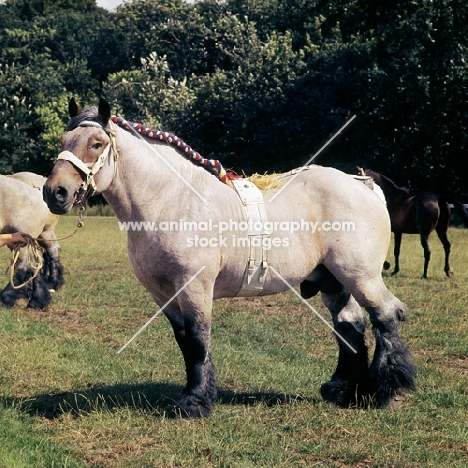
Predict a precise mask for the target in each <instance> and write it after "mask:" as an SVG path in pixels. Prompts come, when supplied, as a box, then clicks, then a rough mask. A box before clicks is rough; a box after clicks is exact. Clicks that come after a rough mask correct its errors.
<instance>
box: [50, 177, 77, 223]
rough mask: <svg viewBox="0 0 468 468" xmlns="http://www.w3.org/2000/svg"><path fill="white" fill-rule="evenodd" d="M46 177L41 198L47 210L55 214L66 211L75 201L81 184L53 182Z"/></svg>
mask: <svg viewBox="0 0 468 468" xmlns="http://www.w3.org/2000/svg"><path fill="white" fill-rule="evenodd" d="M50 179H51V178H50V177H49V179H47V181H46V183H45V184H44V187H43V188H42V198H43V199H44V201H45V203H46V204H47V206H48V207H49V210H50V211H51V212H52V213H54V214H57V215H62V214H65V213H68V212H69V211H70V210H71V209H72V207H73V205H74V204H75V203H76V201H77V197H78V192H79V190H80V188H81V184H80V185H79V186H78V187H77V186H76V184H72V183H64V182H60V183H59V182H54V181H53V179H52V180H50Z"/></svg>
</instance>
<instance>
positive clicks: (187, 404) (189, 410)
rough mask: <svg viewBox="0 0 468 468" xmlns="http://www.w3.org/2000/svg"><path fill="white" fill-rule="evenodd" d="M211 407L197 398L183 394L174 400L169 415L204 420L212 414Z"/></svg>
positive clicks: (211, 405)
mask: <svg viewBox="0 0 468 468" xmlns="http://www.w3.org/2000/svg"><path fill="white" fill-rule="evenodd" d="M213 406H214V405H213V404H210V403H207V402H206V401H204V400H202V399H201V398H199V397H197V396H194V395H186V394H183V395H181V396H180V397H179V398H178V399H177V400H176V402H175V405H174V406H173V408H172V411H171V415H172V417H175V418H183V419H197V418H206V417H208V416H210V414H211V413H212V412H213Z"/></svg>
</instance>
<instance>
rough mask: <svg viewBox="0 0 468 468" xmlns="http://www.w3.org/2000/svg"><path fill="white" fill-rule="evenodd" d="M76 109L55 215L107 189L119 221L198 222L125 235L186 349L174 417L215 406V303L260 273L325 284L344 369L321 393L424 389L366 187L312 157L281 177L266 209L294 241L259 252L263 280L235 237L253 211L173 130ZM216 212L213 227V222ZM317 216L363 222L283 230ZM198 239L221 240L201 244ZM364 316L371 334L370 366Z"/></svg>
mask: <svg viewBox="0 0 468 468" xmlns="http://www.w3.org/2000/svg"><path fill="white" fill-rule="evenodd" d="M69 112H70V117H71V120H70V122H69V124H68V127H67V131H66V133H65V134H64V135H63V136H62V137H61V140H60V141H61V145H62V152H61V153H60V154H59V156H58V160H57V161H56V163H55V165H54V168H53V170H52V172H51V174H50V175H49V177H48V179H47V182H46V184H45V185H44V199H45V200H46V202H47V204H48V206H49V208H50V209H51V211H52V212H53V213H56V214H64V213H67V212H68V211H70V209H71V208H72V206H73V205H74V204H75V203H76V202H77V201H78V202H79V203H84V202H85V200H86V198H87V197H89V196H90V195H92V194H99V193H102V195H103V196H104V198H105V199H106V200H107V202H108V203H109V204H110V206H111V207H112V208H113V209H114V211H115V213H116V215H117V218H118V219H119V221H120V222H142V221H146V222H167V221H171V222H176V223H178V222H179V221H180V222H182V221H183V222H189V223H191V225H192V228H191V229H190V230H189V231H187V230H183V229H176V230H171V231H170V232H168V231H167V230H163V229H160V230H158V231H157V232H155V231H149V230H148V231H147V230H129V231H128V232H127V235H128V237H127V242H128V252H129V257H130V262H131V265H132V267H133V270H134V272H135V274H136V276H137V278H138V279H139V281H140V282H141V284H142V285H143V286H144V287H145V288H146V289H147V290H148V291H149V292H150V294H151V295H152V297H153V299H154V301H155V302H156V303H157V304H158V306H159V307H161V308H162V310H163V312H164V314H165V316H166V317H167V318H168V320H169V321H170V323H171V325H172V328H173V331H174V335H175V338H176V341H177V343H178V345H179V348H180V350H181V351H182V354H183V357H184V362H185V370H186V378H187V380H186V385H185V387H184V389H183V391H182V393H181V395H180V396H179V397H178V398H177V400H176V402H175V407H174V413H175V414H177V415H181V416H184V417H200V416H208V415H209V414H210V413H211V412H212V410H213V407H214V404H215V401H216V396H217V383H216V372H215V367H214V364H213V359H212V352H211V314H212V306H213V300H214V299H218V298H222V297H234V296H252V295H254V294H252V293H251V292H248V291H246V290H245V289H243V285H245V284H246V280H247V282H248V283H249V282H250V281H256V282H257V283H258V282H261V283H262V286H261V288H260V289H259V290H258V291H256V293H255V294H256V295H269V294H276V293H280V292H284V291H288V290H289V289H290V288H291V287H294V286H297V285H299V284H301V283H303V282H304V281H307V283H309V285H313V286H316V288H315V293H318V292H319V291H320V293H321V296H322V300H323V302H324V303H325V305H326V306H327V308H328V309H329V311H330V312H331V315H332V319H333V325H334V329H335V331H336V333H337V334H338V335H339V336H340V337H341V338H340V339H339V340H338V347H339V355H338V365H337V367H336V370H335V372H334V374H333V376H332V377H331V379H330V381H329V382H327V383H324V384H323V385H322V387H321V394H322V397H323V398H324V399H325V400H326V401H329V402H332V403H334V404H336V405H340V406H349V405H357V404H364V405H365V404H369V403H372V402H373V403H375V404H376V405H377V406H384V405H386V404H387V403H388V402H389V400H390V399H391V398H392V396H393V395H395V393H396V392H399V391H402V390H403V391H404V390H415V388H416V387H415V377H416V371H415V367H414V364H413V362H412V359H411V354H410V352H409V350H408V348H407V347H406V346H405V345H404V343H403V342H402V340H401V337H400V334H399V329H400V321H402V320H404V319H405V317H406V313H407V311H406V306H405V304H404V303H403V302H401V301H400V300H399V299H397V298H396V297H395V296H394V295H393V294H392V293H391V292H390V291H389V290H388V289H387V287H386V285H385V283H384V281H383V278H382V274H381V269H382V263H383V261H384V260H385V257H386V255H387V251H388V246H389V243H390V238H391V232H390V220H389V217H388V213H387V209H386V208H385V205H384V204H383V203H382V201H381V200H380V198H379V197H378V195H376V194H375V193H374V192H373V191H372V190H371V189H369V188H368V187H366V186H365V185H364V184H363V183H361V182H359V181H356V180H355V179H354V178H353V177H351V176H349V175H347V174H344V173H343V172H340V171H338V170H336V169H332V168H326V167H319V166H315V167H314V166H309V167H306V168H301V170H297V171H292V172H291V173H288V174H283V177H282V179H281V181H282V182H283V183H284V184H283V185H282V186H281V188H280V187H278V188H275V189H272V190H270V191H268V192H267V193H265V194H264V195H263V200H262V205H263V206H264V210H265V213H266V217H267V219H268V222H269V223H270V229H269V234H268V235H269V236H271V237H270V239H280V240H281V239H282V240H283V241H285V244H287V246H285V244H281V245H279V244H278V243H277V244H276V245H274V246H273V245H272V246H270V247H271V248H270V249H268V250H267V251H266V252H264V254H265V256H264V257H262V256H261V253H260V259H261V258H263V260H262V261H261V263H260V264H259V269H261V275H259V276H258V277H257V278H256V279H254V278H255V271H257V272H258V270H254V260H253V258H254V259H255V260H256V261H258V259H259V257H258V256H257V254H259V252H258V251H257V252H256V253H255V254H254V256H253V257H252V250H251V248H252V247H253V246H252V245H250V244H249V243H245V242H241V243H239V242H237V241H238V239H240V238H242V239H246V236H247V233H246V230H245V229H243V228H242V227H241V225H244V226H245V225H246V224H248V222H249V220H252V218H251V217H249V215H248V211H247V209H246V206H245V205H244V204H243V202H242V200H241V197H240V196H239V195H238V194H237V192H236V190H234V189H233V188H232V187H230V186H229V185H228V184H226V183H223V182H221V181H220V180H219V178H218V177H216V176H215V175H213V174H212V173H210V172H208V171H207V170H205V169H204V168H202V167H199V166H196V165H195V164H194V163H193V162H192V161H193V158H192V156H191V155H190V154H189V153H190V152H187V151H185V150H182V146H183V145H181V146H179V145H177V146H174V145H171V144H170V143H171V141H177V140H178V139H177V137H175V136H172V135H171V136H170V140H169V138H168V139H166V140H164V141H161V140H159V139H155V138H154V135H158V134H159V132H158V131H156V130H154V131H153V130H152V129H151V131H148V132H146V133H144V134H138V133H136V130H135V127H134V126H133V125H130V123H129V122H126V121H124V119H121V118H117V117H113V116H112V115H111V111H110V106H109V104H108V102H107V101H105V100H104V99H101V100H100V103H99V108H97V107H92V108H90V109H87V110H84V111H81V109H80V108H79V107H78V106H77V104H76V102H75V101H74V100H71V101H70V102H69ZM120 120H123V122H122V123H121V122H120ZM135 125H138V124H135ZM132 129H133V130H132ZM197 154H198V153H197ZM289 182H291V183H289ZM274 197H275V198H274ZM209 220H210V221H211V222H212V228H207V225H208V224H209V222H208V221H209ZM312 221H313V222H316V223H318V225H322V224H323V225H324V226H328V227H330V226H331V225H335V226H337V225H340V224H341V223H343V222H352V223H353V226H355V229H348V230H346V229H326V230H321V229H317V230H316V231H314V232H311V231H310V230H309V229H306V228H303V229H297V230H294V231H292V230H291V231H290V232H287V233H286V232H285V231H284V230H282V227H281V226H284V225H285V223H286V224H287V225H292V223H296V224H295V225H296V226H297V223H298V222H302V223H307V222H312ZM221 223H223V225H224V226H229V229H226V230H223V232H222V237H221V236H220V231H219V230H218V229H217V228H216V227H215V226H218V227H219V226H220V225H221ZM336 223H339V224H336ZM302 225H303V226H304V224H302ZM116 229H117V226H116ZM195 236H198V237H199V238H204V239H205V240H210V241H214V242H210V244H209V246H208V245H207V244H205V246H201V245H198V246H196V247H194V244H193V239H194V238H195ZM285 236H286V237H285ZM247 240H248V239H247ZM257 265H258V264H257ZM251 266H252V269H251ZM309 289H310V290H314V288H309ZM361 307H363V308H364V309H365V310H366V311H367V313H368V315H367V314H366V313H365V312H364V310H363V309H362V308H361ZM368 316H369V317H370V320H371V322H372V325H373V332H374V336H375V339H376V346H375V351H374V357H373V360H372V362H370V363H369V361H368V349H367V345H366V342H365V329H366V326H367V317H368ZM338 335H337V336H338Z"/></svg>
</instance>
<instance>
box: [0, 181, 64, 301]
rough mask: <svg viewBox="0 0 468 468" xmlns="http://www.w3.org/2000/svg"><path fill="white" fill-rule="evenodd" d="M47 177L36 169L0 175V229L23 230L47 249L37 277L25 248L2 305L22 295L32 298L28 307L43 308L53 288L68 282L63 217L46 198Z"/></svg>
mask: <svg viewBox="0 0 468 468" xmlns="http://www.w3.org/2000/svg"><path fill="white" fill-rule="evenodd" d="M45 181H46V178H45V177H42V176H40V175H38V174H34V173H32V172H18V173H16V174H13V175H11V176H4V175H0V232H1V233H11V232H15V231H20V232H23V233H26V234H29V235H30V236H31V237H33V238H37V240H38V244H39V246H40V247H42V249H43V254H41V253H39V255H42V264H43V266H42V269H41V271H40V272H39V274H38V275H37V276H36V277H35V278H34V279H33V280H31V281H28V280H30V278H32V277H33V276H34V273H35V267H36V266H37V265H36V264H35V263H34V259H33V258H32V257H31V256H30V255H29V253H28V248H27V247H22V248H21V249H20V252H19V257H18V262H17V264H16V266H15V271H14V275H13V284H14V285H15V286H21V285H23V284H24V286H23V287H20V288H18V289H17V288H16V287H13V286H12V284H11V282H9V283H8V284H7V285H6V286H5V288H4V289H3V290H2V291H1V293H0V304H2V305H3V306H5V307H12V306H14V305H15V303H16V301H17V300H18V299H20V298H25V299H27V300H28V307H30V308H33V309H43V308H45V307H47V306H48V305H49V304H50V301H51V294H50V292H51V291H52V290H55V291H56V290H58V289H60V287H61V286H62V285H63V284H64V278H63V266H62V264H61V262H60V244H59V243H58V241H57V237H56V235H55V227H56V225H57V222H58V220H59V216H58V215H56V214H52V213H51V212H50V211H49V209H48V208H47V205H46V204H45V203H44V200H43V199H42V186H43V185H44V182H45Z"/></svg>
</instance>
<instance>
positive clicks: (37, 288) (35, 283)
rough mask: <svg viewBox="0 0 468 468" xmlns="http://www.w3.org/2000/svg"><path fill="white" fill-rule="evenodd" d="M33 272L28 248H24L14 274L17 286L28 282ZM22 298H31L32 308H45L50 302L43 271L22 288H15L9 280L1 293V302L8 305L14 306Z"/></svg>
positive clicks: (30, 304)
mask: <svg viewBox="0 0 468 468" xmlns="http://www.w3.org/2000/svg"><path fill="white" fill-rule="evenodd" d="M33 274H34V271H33V269H32V267H31V265H29V258H28V255H27V252H26V249H25V248H22V249H21V251H20V256H19V258H18V262H17V264H16V268H15V273H14V275H13V283H14V284H15V285H17V286H19V285H21V284H23V283H26V282H27V281H28V280H29V279H30V278H31V277H32V276H33ZM22 298H24V299H28V300H29V303H28V307H30V308H32V309H44V308H45V307H47V306H48V305H49V304H50V301H51V296H50V292H49V290H48V288H47V286H46V284H45V281H44V277H43V275H42V274H41V273H39V274H38V275H37V277H36V278H35V279H34V280H32V281H31V282H28V283H27V284H26V285H25V286H23V287H22V288H18V289H17V288H14V287H13V286H12V285H11V283H10V282H9V283H8V284H7V285H6V286H5V288H4V289H3V291H2V292H1V293H0V302H1V303H2V305H4V306H6V307H13V306H14V305H15V303H16V301H17V300H18V299H22Z"/></svg>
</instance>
